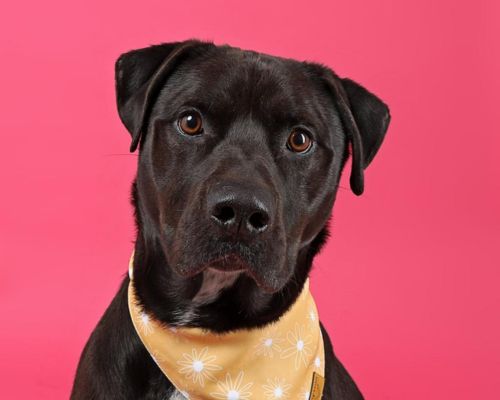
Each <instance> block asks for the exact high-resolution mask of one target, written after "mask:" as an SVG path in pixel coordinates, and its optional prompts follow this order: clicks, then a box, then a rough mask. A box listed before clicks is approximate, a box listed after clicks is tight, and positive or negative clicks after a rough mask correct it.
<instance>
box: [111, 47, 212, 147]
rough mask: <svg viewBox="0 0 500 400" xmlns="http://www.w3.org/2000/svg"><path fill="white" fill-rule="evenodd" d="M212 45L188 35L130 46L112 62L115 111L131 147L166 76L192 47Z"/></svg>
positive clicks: (137, 141)
mask: <svg viewBox="0 0 500 400" xmlns="http://www.w3.org/2000/svg"><path fill="white" fill-rule="evenodd" d="M202 46H213V43H211V42H202V41H199V40H195V39H191V40H186V41H183V42H171V43H163V44H158V45H153V46H150V47H146V48H142V49H138V50H132V51H129V52H127V53H124V54H122V55H121V56H120V57H119V58H118V60H117V61H116V63H115V89H116V103H117V106H118V114H119V116H120V119H121V121H122V122H123V124H124V125H125V127H126V128H127V130H128V131H129V132H130V134H131V136H132V143H131V145H130V151H131V152H133V151H135V149H136V148H137V146H138V145H139V141H140V139H141V135H144V133H145V130H146V128H147V127H146V122H147V118H148V113H149V111H150V108H151V106H152V103H153V102H154V99H155V97H156V95H157V94H158V92H159V91H160V89H161V85H162V83H164V82H165V80H166V79H167V76H168V75H169V74H170V73H171V72H172V71H173V70H174V69H175V68H176V66H177V65H179V63H180V62H181V61H182V60H183V59H185V57H186V56H187V55H188V53H189V50H191V49H193V48H194V47H202Z"/></svg>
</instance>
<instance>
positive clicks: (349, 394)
mask: <svg viewBox="0 0 500 400" xmlns="http://www.w3.org/2000/svg"><path fill="white" fill-rule="evenodd" d="M320 327H321V333H322V335H323V343H324V346H325V388H324V393H323V399H324V400H330V399H337V400H363V399H364V397H363V395H362V394H361V392H360V391H359V389H358V387H357V386H356V383H354V380H353V379H352V378H351V376H350V375H349V373H348V372H347V370H346V369H345V368H344V366H343V365H342V363H341V362H340V361H339V359H338V358H337V356H336V355H335V352H334V350H333V346H332V342H331V340H330V336H329V335H328V332H327V331H326V329H325V327H324V325H323V324H322V323H321V322H320Z"/></svg>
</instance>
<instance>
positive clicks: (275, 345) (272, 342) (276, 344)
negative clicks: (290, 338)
mask: <svg viewBox="0 0 500 400" xmlns="http://www.w3.org/2000/svg"><path fill="white" fill-rule="evenodd" d="M281 342H283V339H282V338H281V337H280V336H279V334H278V331H277V330H276V328H274V329H271V330H268V331H266V333H265V334H264V335H263V336H262V337H261V338H260V340H259V342H258V343H257V344H256V345H255V355H256V356H260V355H262V356H265V357H270V358H273V357H274V353H280V352H281V346H280V343H281Z"/></svg>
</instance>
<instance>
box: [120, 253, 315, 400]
mask: <svg viewBox="0 0 500 400" xmlns="http://www.w3.org/2000/svg"><path fill="white" fill-rule="evenodd" d="M133 257H134V254H133V253H132V257H131V258H130V264H129V276H130V284H129V288H128V305H129V310H130V315H131V318H132V321H133V324H134V327H135V330H136V331H137V334H138V335H139V337H140V338H141V341H142V343H143V344H144V346H145V347H146V349H147V350H148V352H149V354H150V355H151V357H152V358H153V360H154V361H155V362H156V364H157V365H158V367H159V368H160V369H161V370H162V372H163V374H164V375H165V376H166V377H167V379H168V380H169V381H170V382H172V384H173V385H174V386H175V387H176V388H177V390H178V391H179V392H181V393H182V394H183V395H184V396H185V397H186V398H187V399H190V400H209V399H210V400H212V399H222V400H249V399H255V400H264V399H268V400H275V399H277V400H287V399H290V400H319V399H321V395H322V392H323V382H324V379H323V377H324V376H325V372H324V371H325V370H324V360H325V357H324V348H323V337H322V334H321V330H320V326H319V319H318V312H317V309H316V304H315V302H314V299H313V297H312V295H311V292H310V291H309V279H307V281H306V282H305V285H304V288H303V290H302V293H301V294H300V295H299V297H298V298H297V300H296V302H295V303H294V304H293V305H292V307H291V308H290V309H289V310H288V311H287V312H286V313H285V314H284V315H283V316H282V317H281V318H280V319H279V320H278V321H276V322H274V323H271V324H269V325H267V326H265V327H264V328H259V329H250V330H248V329H241V330H238V331H234V332H229V333H224V334H217V333H213V332H210V331H208V330H204V329H200V328H185V327H182V328H181V327H173V326H172V327H168V326H166V325H165V324H161V323H160V322H158V321H156V320H155V319H154V317H153V316H152V315H150V314H146V313H145V312H144V311H143V310H142V309H141V308H140V307H139V305H138V303H137V301H136V298H135V294H134V287H133V274H132V266H133Z"/></svg>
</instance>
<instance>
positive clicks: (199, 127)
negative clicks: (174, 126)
mask: <svg viewBox="0 0 500 400" xmlns="http://www.w3.org/2000/svg"><path fill="white" fill-rule="evenodd" d="M178 124H179V128H180V129H181V131H182V132H184V133H185V134H186V135H198V134H200V133H201V132H202V131H203V124H202V122H201V116H200V114H198V113H197V112H194V111H190V112H189V113H187V114H184V115H183V116H182V117H181V118H180V119H179V121H178Z"/></svg>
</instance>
